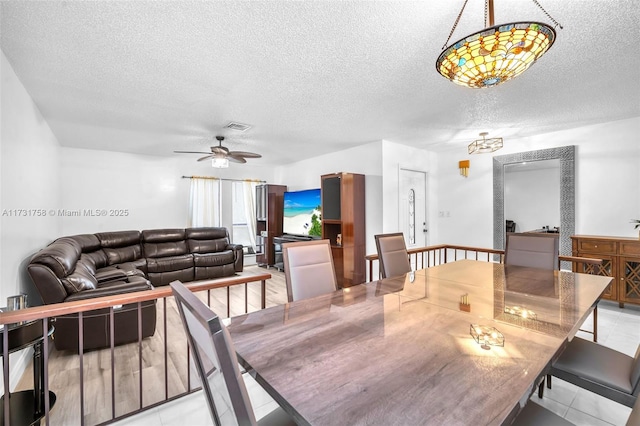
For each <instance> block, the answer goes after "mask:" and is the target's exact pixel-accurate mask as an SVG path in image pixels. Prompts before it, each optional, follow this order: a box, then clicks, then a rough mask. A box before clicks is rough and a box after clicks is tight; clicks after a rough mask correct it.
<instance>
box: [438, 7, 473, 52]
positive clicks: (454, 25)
mask: <svg viewBox="0 0 640 426" xmlns="http://www.w3.org/2000/svg"><path fill="white" fill-rule="evenodd" d="M468 1H469V0H464V4H463V5H462V9H460V13H458V17H457V18H456V22H454V23H453V28H451V32H450V33H449V37H447V41H445V42H444V45H443V46H442V50H444V49H446V47H447V46H448V45H449V40H451V36H453V32H454V31H455V30H456V27H457V26H458V22H460V18H462V12H464V8H465V7H466V6H467V2H468Z"/></svg>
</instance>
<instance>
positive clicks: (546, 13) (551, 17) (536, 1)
mask: <svg viewBox="0 0 640 426" xmlns="http://www.w3.org/2000/svg"><path fill="white" fill-rule="evenodd" d="M532 1H533V3H534V4H535V5H536V6H538V7H539V8H540V10H541V11H542V12H543V13H544V14H545V15H547V18H549V19H550V20H551V22H553V23H554V24H555V26H556V27H560V29H561V30H563V29H564V28H563V27H562V25H561V24H560V23H559V22H558V21H556V20H555V19H553V16H551V15H549V12H547V11H546V10H545V9H544V7H542V5H541V4H540V3H538V0H532Z"/></svg>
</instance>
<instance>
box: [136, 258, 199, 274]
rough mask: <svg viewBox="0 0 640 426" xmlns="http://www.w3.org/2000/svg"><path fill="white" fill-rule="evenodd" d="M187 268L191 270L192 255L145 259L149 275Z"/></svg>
mask: <svg viewBox="0 0 640 426" xmlns="http://www.w3.org/2000/svg"><path fill="white" fill-rule="evenodd" d="M187 268H193V255H191V254H183V255H182V256H169V257H160V258H158V259H154V258H149V259H147V271H148V272H149V273H158V272H171V271H177V270H179V269H187Z"/></svg>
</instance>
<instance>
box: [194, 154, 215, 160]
mask: <svg viewBox="0 0 640 426" xmlns="http://www.w3.org/2000/svg"><path fill="white" fill-rule="evenodd" d="M203 154H204V153H203ZM215 156H216V155H215V154H209V155H205V156H204V157H202V158H198V161H204V160H208V159H210V158H213V157H215Z"/></svg>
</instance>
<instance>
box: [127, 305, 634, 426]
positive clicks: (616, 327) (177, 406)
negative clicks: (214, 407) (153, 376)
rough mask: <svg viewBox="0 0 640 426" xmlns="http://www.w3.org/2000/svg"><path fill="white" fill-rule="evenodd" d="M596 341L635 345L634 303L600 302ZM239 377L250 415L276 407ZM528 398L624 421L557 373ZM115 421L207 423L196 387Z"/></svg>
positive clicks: (178, 425) (613, 407)
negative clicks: (541, 391) (547, 385)
mask: <svg viewBox="0 0 640 426" xmlns="http://www.w3.org/2000/svg"><path fill="white" fill-rule="evenodd" d="M592 325H593V320H592V319H591V317H589V318H588V319H587V320H586V321H585V324H584V328H585V329H591V327H592ZM578 336H579V337H583V338H585V339H588V340H592V336H591V335H590V334H588V333H583V332H578ZM598 342H599V343H601V344H603V345H605V346H609V347H611V348H613V349H616V350H618V351H620V352H624V353H626V354H628V355H629V356H633V355H634V354H635V351H636V349H637V347H638V344H640V306H634V305H626V306H625V308H623V309H621V308H619V307H618V304H617V303H612V302H608V301H602V302H600V304H599V308H598ZM244 378H245V383H246V385H247V390H248V392H249V395H250V397H251V403H252V404H253V407H254V410H255V412H256V418H258V419H259V418H261V417H262V416H264V415H266V414H267V413H269V412H271V411H272V410H274V409H275V408H276V407H277V404H276V402H275V401H273V400H272V399H271V397H270V396H269V395H268V394H267V393H266V392H265V391H264V389H262V387H261V386H260V385H259V384H258V383H256V381H255V380H254V379H253V378H252V377H251V376H249V375H248V374H245V375H244ZM531 400H532V402H535V403H538V404H540V405H542V406H544V407H547V408H548V409H550V410H552V411H553V412H555V413H557V414H559V415H561V416H563V417H564V418H566V419H567V420H569V421H570V422H572V423H575V424H576V425H581V426H582V425H584V426H590V425H593V426H609V425H620V426H624V424H625V423H626V421H627V418H628V417H629V413H630V412H631V408H629V407H626V406H624V405H621V404H618V403H616V402H613V401H611V400H608V399H606V398H603V397H600V396H598V395H596V394H594V393H591V392H589V391H586V390H584V389H580V388H578V387H577V386H574V385H572V384H570V383H567V382H564V381H562V380H560V379H558V378H554V379H553V387H552V388H551V389H546V388H545V390H544V398H543V399H539V398H538V396H537V393H535V394H534V395H533V396H532V397H531ZM115 424H116V425H118V426H133V425H136V426H137V425H150V424H153V425H159V426H186V425H189V426H200V425H203V426H204V425H210V424H212V422H211V418H210V417H209V411H208V409H207V406H206V402H205V400H204V397H203V395H202V393H201V392H198V393H194V394H191V395H189V396H186V397H183V398H180V399H179V400H176V401H173V402H170V403H167V404H164V405H162V406H160V407H157V408H154V409H151V410H148V411H145V412H144V413H141V414H138V415H136V416H133V417H129V418H127V419H125V420H121V421H119V422H117V423H115Z"/></svg>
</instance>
